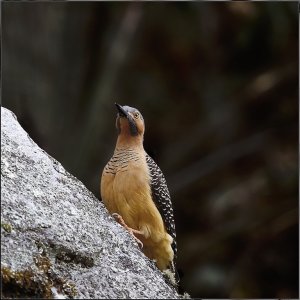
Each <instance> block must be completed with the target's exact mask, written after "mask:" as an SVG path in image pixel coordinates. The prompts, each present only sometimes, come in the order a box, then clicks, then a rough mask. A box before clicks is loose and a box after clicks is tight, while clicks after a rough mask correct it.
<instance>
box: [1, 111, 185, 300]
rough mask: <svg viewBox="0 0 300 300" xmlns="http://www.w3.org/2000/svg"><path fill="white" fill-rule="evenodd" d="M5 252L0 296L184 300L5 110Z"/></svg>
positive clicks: (2, 179) (3, 237) (3, 254)
mask: <svg viewBox="0 0 300 300" xmlns="http://www.w3.org/2000/svg"><path fill="white" fill-rule="evenodd" d="M61 146H62V147H63V145H61ZM1 252H2V253H1V275H2V282H3V291H2V292H3V295H2V296H6V297H9V296H12V297H16V296H28V297H32V296H40V297H49V298H64V297H66V298H152V299H154V298H178V297H179V295H178V294H177V293H176V291H175V290H174V288H173V287H170V286H169V285H168V284H167V283H166V282H165V280H164V278H163V275H162V273H161V272H160V271H159V270H158V269H157V268H156V267H155V265H154V263H153V262H152V261H150V260H149V259H148V258H147V257H145V256H144V254H143V253H142V252H141V251H140V250H139V248H138V245H137V244H136V243H135V241H134V240H133V238H132V237H131V236H130V235H129V234H128V232H126V231H125V230H124V229H123V228H122V227H121V226H120V225H119V224H118V223H116V222H115V220H114V219H113V218H112V217H111V216H109V214H108V212H107V210H106V209H105V207H104V206H103V204H102V203H101V202H100V201H99V200H98V199H97V198H96V197H95V196H94V195H93V194H92V193H91V192H90V191H88V190H87V189H86V187H85V186H84V185H83V184H82V183H81V182H80V181H79V180H78V179H76V178H75V177H74V176H72V175H71V174H69V173H68V172H67V171H66V170H65V169H64V168H63V167H62V165H61V164H60V163H59V162H57V161H56V160H55V159H53V158H52V157H51V156H49V155H48V154H47V153H45V151H43V150H42V149H40V148H39V147H38V145H37V144H36V143H35V142H33V141H32V140H31V138H30V137H29V136H28V134H27V133H26V132H25V131H24V130H23V128H22V127H21V126H20V124H19V123H18V121H17V119H16V117H15V116H14V114H13V113H12V112H10V111H9V110H7V109H5V108H3V107H2V108H1Z"/></svg>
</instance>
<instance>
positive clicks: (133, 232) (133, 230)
mask: <svg viewBox="0 0 300 300" xmlns="http://www.w3.org/2000/svg"><path fill="white" fill-rule="evenodd" d="M112 216H113V217H114V218H115V220H116V221H117V222H118V223H119V224H120V225H122V226H123V227H124V228H125V229H126V230H127V231H128V232H129V233H130V234H131V235H132V236H133V238H134V239H135V241H136V242H137V244H138V245H139V247H140V248H141V249H142V248H143V247H144V245H143V243H142V242H141V240H139V239H138V238H137V237H136V236H135V234H139V235H142V234H143V233H142V232H141V231H139V230H136V229H133V228H131V227H129V226H128V225H127V224H126V223H125V221H124V220H123V218H122V216H120V215H119V214H117V213H113V214H112Z"/></svg>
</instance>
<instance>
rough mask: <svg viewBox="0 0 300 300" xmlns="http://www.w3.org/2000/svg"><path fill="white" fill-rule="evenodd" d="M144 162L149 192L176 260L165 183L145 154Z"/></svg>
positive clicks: (172, 216)
mask: <svg viewBox="0 0 300 300" xmlns="http://www.w3.org/2000/svg"><path fill="white" fill-rule="evenodd" d="M146 162H147V165H148V168H149V172H150V177H151V182H150V184H151V192H152V197H153V200H154V202H155V205H156V207H157V209H158V211H159V212H160V214H161V216H162V219H163V221H164V225H165V228H166V230H167V232H168V234H170V235H171V237H172V238H173V243H172V248H173V251H174V258H176V253H177V244H176V231H175V222H174V214H173V207H172V202H171V197H170V193H169V190H168V186H167V182H166V179H165V177H164V174H163V173H162V171H161V170H160V168H159V167H158V165H157V164H156V163H155V162H154V160H153V159H152V158H151V157H150V156H149V155H148V154H146Z"/></svg>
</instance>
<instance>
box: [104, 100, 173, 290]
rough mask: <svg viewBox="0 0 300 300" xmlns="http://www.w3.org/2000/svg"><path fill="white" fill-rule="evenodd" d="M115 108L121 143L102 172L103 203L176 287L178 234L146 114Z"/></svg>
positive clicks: (122, 107)
mask: <svg viewBox="0 0 300 300" xmlns="http://www.w3.org/2000/svg"><path fill="white" fill-rule="evenodd" d="M115 105H116V107H117V110H118V114H117V119H116V127H117V130H118V138H117V143H116V147H115V150H114V154H113V156H112V158H111V159H110V160H109V162H108V163H107V165H106V166H105V168H104V170H103V173H102V177H101V187H100V190H101V198H102V200H103V202H104V204H105V206H106V207H107V209H108V211H109V212H110V213H111V214H113V215H114V216H115V217H116V219H117V220H118V221H119V223H120V224H122V225H123V226H124V227H125V228H126V229H127V230H128V231H129V232H130V233H131V234H132V235H133V236H134V237H135V238H136V240H137V241H138V242H139V243H140V244H141V245H142V251H143V252H144V254H145V255H146V256H148V257H149V258H150V259H153V260H155V262H156V264H157V267H158V268H159V269H160V270H162V271H164V272H165V273H166V274H167V275H168V277H169V278H170V279H171V282H172V283H175V284H176V283H177V282H178V276H177V271H176V267H175V259H176V252H177V246H176V232H175V223H174V215H173V208H172V202H171V198H170V193H169V190H168V187H167V183H166V180H165V177H164V175H163V173H162V171H161V170H160V168H159V167H158V166H157V164H156V163H155V162H154V160H153V159H152V158H151V157H150V156H149V155H148V154H147V153H146V152H145V150H144V147H143V140H144V131H145V123H144V119H143V116H142V115H141V113H140V112H139V111H138V110H137V109H135V108H132V107H130V106H121V105H119V104H117V103H115Z"/></svg>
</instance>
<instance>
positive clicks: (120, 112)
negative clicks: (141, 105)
mask: <svg viewBox="0 0 300 300" xmlns="http://www.w3.org/2000/svg"><path fill="white" fill-rule="evenodd" d="M115 105H116V107H117V110H118V112H119V115H120V117H126V118H128V113H127V112H126V111H125V110H124V108H123V107H122V106H121V105H120V104H118V103H115Z"/></svg>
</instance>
